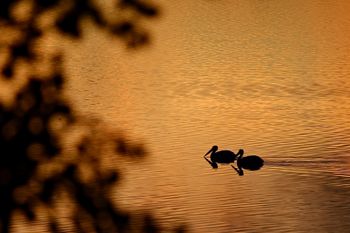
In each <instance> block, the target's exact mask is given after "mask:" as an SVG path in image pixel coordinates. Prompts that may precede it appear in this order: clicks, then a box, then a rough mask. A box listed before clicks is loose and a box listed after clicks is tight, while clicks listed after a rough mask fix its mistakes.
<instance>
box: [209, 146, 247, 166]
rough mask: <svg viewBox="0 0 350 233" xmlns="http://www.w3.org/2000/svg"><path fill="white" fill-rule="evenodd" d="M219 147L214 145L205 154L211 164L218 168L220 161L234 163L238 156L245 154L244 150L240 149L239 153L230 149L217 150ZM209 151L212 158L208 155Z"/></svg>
mask: <svg viewBox="0 0 350 233" xmlns="http://www.w3.org/2000/svg"><path fill="white" fill-rule="evenodd" d="M218 149H219V148H218V146H213V147H212V148H211V149H210V150H209V151H208V152H207V153H206V154H205V155H204V158H205V159H206V160H207V161H208V162H209V164H210V165H211V166H212V167H213V168H218V165H217V164H218V163H223V164H229V163H233V162H234V161H235V160H236V158H237V156H238V155H240V154H241V153H242V155H243V150H242V149H240V150H239V151H238V153H237V154H235V153H233V152H232V151H230V150H221V151H217V150H218ZM209 153H211V154H210V160H209V159H208V158H207V157H206V156H207V155H208V154H209Z"/></svg>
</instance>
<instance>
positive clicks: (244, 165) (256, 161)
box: [231, 153, 264, 176]
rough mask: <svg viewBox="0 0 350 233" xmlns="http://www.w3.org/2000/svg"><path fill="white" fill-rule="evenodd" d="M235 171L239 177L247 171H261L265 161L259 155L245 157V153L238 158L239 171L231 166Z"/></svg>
mask: <svg viewBox="0 0 350 233" xmlns="http://www.w3.org/2000/svg"><path fill="white" fill-rule="evenodd" d="M231 166H232V168H233V169H235V170H236V172H237V173H238V175H240V176H243V175H244V172H243V169H245V170H251V171H256V170H259V169H260V168H261V167H262V166H264V160H263V159H262V158H260V157H259V156H257V155H248V156H246V157H243V153H242V154H240V155H239V156H238V157H237V166H238V169H237V168H235V167H234V166H233V165H231Z"/></svg>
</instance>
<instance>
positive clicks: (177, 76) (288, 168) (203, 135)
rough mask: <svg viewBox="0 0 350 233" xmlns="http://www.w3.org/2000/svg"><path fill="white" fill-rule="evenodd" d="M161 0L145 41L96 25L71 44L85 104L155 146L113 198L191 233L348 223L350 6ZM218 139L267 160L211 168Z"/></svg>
mask: <svg viewBox="0 0 350 233" xmlns="http://www.w3.org/2000/svg"><path fill="white" fill-rule="evenodd" d="M160 6H162V16H161V17H160V18H159V19H157V20H155V21H151V22H149V25H145V27H146V28H148V30H149V31H150V33H151V35H152V44H151V45H150V46H149V47H147V48H145V49H142V50H137V51H128V50H126V49H124V48H123V47H122V43H121V42H119V41H117V40H113V39H111V38H109V37H108V36H106V35H104V34H101V33H99V31H98V30H97V29H95V28H93V27H87V29H86V34H85V40H84V41H83V43H82V44H74V45H72V46H67V53H68V56H67V65H68V70H67V73H69V74H71V76H72V79H70V80H69V83H68V89H69V91H68V95H69V96H70V97H71V99H72V102H74V104H75V105H76V106H77V108H78V109H79V111H80V112H81V113H84V114H88V115H93V116H97V117H99V118H102V119H103V120H104V121H106V122H107V123H108V124H110V125H111V126H113V127H116V128H120V129H122V130H124V131H125V132H126V134H127V135H128V136H130V138H131V139H133V140H134V141H135V140H136V141H138V140H139V141H140V142H142V143H145V145H146V148H147V150H148V151H149V156H148V157H147V159H145V160H142V161H138V162H134V161H130V162H127V163H126V164H125V166H124V169H123V172H124V173H123V175H124V176H123V177H124V178H125V179H124V180H123V182H122V183H121V185H120V187H119V190H120V192H121V193H118V195H116V197H115V198H116V200H117V201H118V202H119V203H121V205H122V206H123V207H125V208H128V209H135V210H149V211H152V213H153V214H154V215H155V216H156V217H157V218H158V219H159V221H160V223H161V224H162V225H164V226H167V225H173V224H177V223H186V224H187V226H188V229H189V230H190V232H201V233H206V232H219V233H226V232H350V198H349V197H350V81H349V78H350V15H349V14H348V12H349V10H350V2H349V1H345V0H339V1H331V0H310V1H301V0H295V1H277V0H268V1H261V0H234V1H232V0H222V1H204V0H203V1H170V2H169V1H165V0H164V1H161V2H160ZM215 144H216V145H218V146H219V148H220V149H229V150H233V151H235V152H237V151H238V149H240V148H243V149H244V150H245V152H246V154H258V155H260V156H261V157H262V158H263V159H264V160H265V166H264V167H263V168H262V169H261V170H259V171H255V172H252V171H251V172H249V171H247V172H245V175H244V176H242V177H240V176H238V175H237V174H236V173H235V171H234V170H233V169H232V168H231V167H230V166H219V169H217V170H214V169H212V168H211V167H210V165H209V164H208V163H207V162H206V161H205V160H204V159H203V155H204V154H205V153H206V152H207V151H208V150H209V149H210V148H211V147H212V146H213V145H215Z"/></svg>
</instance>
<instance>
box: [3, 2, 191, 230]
mask: <svg viewBox="0 0 350 233" xmlns="http://www.w3.org/2000/svg"><path fill="white" fill-rule="evenodd" d="M105 2H106V1H105ZM112 5H113V9H109V10H111V12H113V13H108V15H106V14H105V12H103V9H102V8H101V7H99V4H98V1H92V0H17V1H16V0H1V1H0V28H1V29H3V30H1V31H2V34H1V35H0V69H1V79H0V81H1V83H0V84H1V85H5V86H6V85H7V84H8V83H11V82H12V81H13V80H18V79H20V77H18V76H19V75H22V76H23V77H25V81H24V82H23V83H22V84H21V85H20V86H19V87H18V88H15V87H11V86H9V87H11V88H12V93H13V100H12V101H11V102H9V103H4V101H3V102H0V232H2V233H5V232H11V230H12V229H13V226H14V222H16V221H17V218H19V216H22V217H24V218H25V219H26V220H25V221H28V222H29V226H30V225H31V223H33V226H34V223H35V222H38V221H39V224H40V225H45V227H46V230H45V231H49V232H67V231H70V232H72V231H73V232H108V233H110V232H163V231H164V229H162V228H161V227H160V226H159V225H158V224H157V222H156V220H155V219H154V218H153V217H152V215H150V214H142V213H135V212H133V211H130V210H129V211H126V210H122V209H120V208H119V207H118V205H117V203H115V202H114V201H113V198H112V192H113V195H115V192H116V190H115V187H116V184H117V183H118V181H119V180H120V173H119V172H118V170H117V168H116V167H115V166H109V167H108V168H106V167H103V164H104V163H105V162H104V159H105V158H104V157H105V156H104V154H105V153H106V154H107V152H106V150H108V149H107V148H112V152H113V153H114V154H116V157H115V159H116V160H117V159H118V158H119V157H118V156H117V155H126V156H128V157H132V158H133V159H138V158H141V157H143V156H144V155H145V154H146V153H145V149H144V148H143V147H142V146H140V145H135V144H130V143H129V142H128V140H127V139H126V138H125V137H123V136H120V135H115V134H113V133H110V132H109V130H107V129H105V128H104V127H101V126H99V124H95V123H96V122H95V121H94V124H87V123H86V122H87V121H86V118H84V117H83V116H79V115H77V114H76V113H75V112H74V110H73V109H72V106H71V104H70V103H69V102H68V101H67V100H66V99H65V98H64V95H63V90H64V81H65V77H64V54H62V52H61V51H56V52H55V53H53V54H49V57H48V59H47V60H48V62H42V60H40V59H39V57H42V55H43V54H41V53H42V51H41V52H39V51H37V50H36V49H35V46H34V44H35V43H38V42H39V41H40V38H42V37H44V36H45V34H46V33H48V32H52V31H53V30H55V31H56V33H57V34H58V35H59V36H60V37H62V38H64V37H65V36H68V37H69V38H72V39H75V40H79V39H81V37H82V32H81V31H82V24H81V21H82V20H83V19H85V18H88V19H89V20H91V21H92V22H93V23H94V24H95V25H96V26H98V27H99V28H101V29H103V30H104V31H105V32H106V33H110V34H112V35H114V36H116V37H117V38H120V39H121V40H123V41H124V42H125V43H126V45H127V46H129V47H131V48H137V47H139V46H142V45H144V44H146V43H148V41H149V36H148V34H147V31H146V30H143V29H142V27H140V26H139V25H140V21H141V20H145V19H148V18H152V17H156V16H157V15H158V8H157V7H155V6H153V5H152V4H150V3H149V2H147V1H138V0H117V1H113V2H112ZM48 12H49V13H50V14H49V15H50V17H51V18H50V19H47V22H48V23H46V24H45V23H44V24H43V23H41V21H40V20H41V18H43V17H44V16H45V15H47V13H48ZM55 12H56V13H55ZM110 14H112V16H114V14H115V16H116V17H110ZM50 22H51V23H50ZM35 66H39V67H41V66H47V67H48V69H49V70H50V72H48V73H45V74H38V72H36V69H34V68H33V67H35ZM20 69H25V72H24V73H23V72H22V73H20V72H17V70H20ZM24 74H25V75H24ZM84 122H85V123H84ZM107 128H108V127H107ZM112 164H113V163H112ZM62 208H63V209H64V210H65V212H64V211H63V212H64V214H62V213H61V212H62ZM27 225H28V224H27ZM168 230H169V229H168ZM30 231H32V230H30ZM172 231H173V232H184V231H185V228H184V227H183V226H177V227H174V229H172Z"/></svg>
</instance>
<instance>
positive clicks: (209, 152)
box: [204, 148, 213, 156]
mask: <svg viewBox="0 0 350 233" xmlns="http://www.w3.org/2000/svg"><path fill="white" fill-rule="evenodd" d="M212 151H213V148H211V149H210V150H209V151H208V152H207V153H206V154H205V155H204V156H207V155H208V154H209V153H210V152H212Z"/></svg>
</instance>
